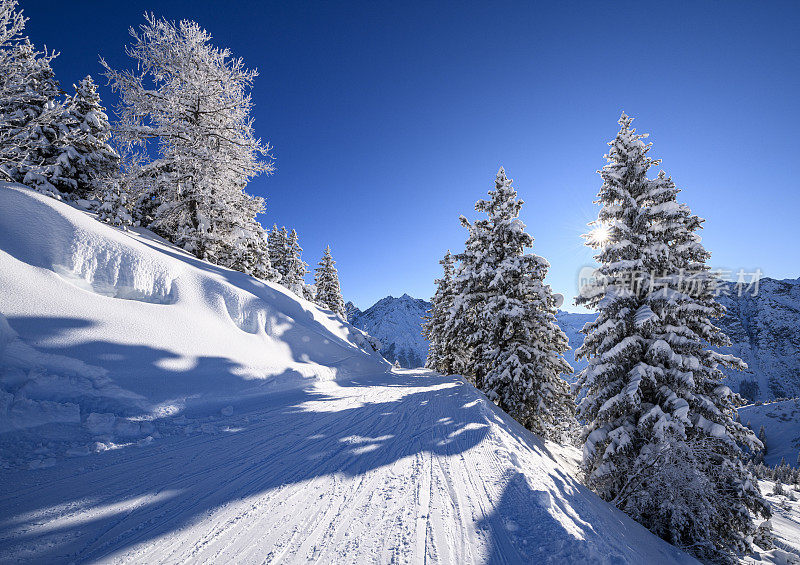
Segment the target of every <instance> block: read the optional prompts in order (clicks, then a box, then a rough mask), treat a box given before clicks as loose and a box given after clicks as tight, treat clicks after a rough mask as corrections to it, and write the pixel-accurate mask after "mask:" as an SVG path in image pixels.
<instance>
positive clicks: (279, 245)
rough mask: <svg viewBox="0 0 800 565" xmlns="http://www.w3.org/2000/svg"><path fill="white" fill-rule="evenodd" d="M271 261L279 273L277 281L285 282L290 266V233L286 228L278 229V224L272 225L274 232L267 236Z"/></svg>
mask: <svg viewBox="0 0 800 565" xmlns="http://www.w3.org/2000/svg"><path fill="white" fill-rule="evenodd" d="M267 242H268V243H267V245H268V249H269V259H270V262H271V263H272V267H273V269H275V271H276V273H277V279H276V280H277V281H278V282H281V283H282V282H283V281H284V279H285V277H286V273H287V272H288V271H287V267H288V265H289V249H288V245H289V233H288V232H287V231H286V228H285V227H282V228H280V229H278V226H277V224H273V225H272V230H271V231H270V232H269V235H268V236H267Z"/></svg>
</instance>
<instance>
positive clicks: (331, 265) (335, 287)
mask: <svg viewBox="0 0 800 565" xmlns="http://www.w3.org/2000/svg"><path fill="white" fill-rule="evenodd" d="M318 265H319V266H318V267H317V268H316V270H315V272H314V285H315V287H316V289H317V290H316V302H317V304H319V305H320V306H322V307H323V308H328V309H329V310H332V311H333V312H334V313H336V314H338V315H339V317H341V318H342V319H343V320H345V319H347V317H346V314H345V309H344V300H343V299H342V290H341V288H340V287H339V273H338V272H337V270H336V267H335V265H336V261H334V260H333V256H332V255H331V247H330V245H329V246H328V247H326V248H325V254H324V255H323V256H322V259H321V260H320V262H319V263H318Z"/></svg>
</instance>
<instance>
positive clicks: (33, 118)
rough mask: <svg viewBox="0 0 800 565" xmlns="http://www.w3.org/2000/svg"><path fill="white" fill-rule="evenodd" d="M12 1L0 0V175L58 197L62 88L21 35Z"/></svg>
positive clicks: (47, 61) (47, 55)
mask: <svg viewBox="0 0 800 565" xmlns="http://www.w3.org/2000/svg"><path fill="white" fill-rule="evenodd" d="M17 7H18V6H17V2H16V0H0V178H2V179H3V180H11V181H15V182H21V183H24V184H27V185H28V186H30V187H32V188H35V189H37V190H39V191H40V192H44V193H46V194H50V195H52V196H55V197H59V198H60V197H61V193H60V191H59V190H58V188H56V186H54V185H53V184H52V183H51V182H50V180H51V177H52V174H51V171H49V168H50V167H52V166H53V165H54V164H55V161H56V159H57V157H58V155H59V148H60V147H61V144H62V137H63V136H64V132H65V130H64V128H63V127H62V124H61V118H62V115H63V113H64V106H63V103H62V102H61V101H60V97H61V88H60V86H59V84H58V82H57V81H56V79H55V73H54V72H53V68H52V66H51V63H52V61H53V59H55V58H56V56H57V53H55V52H52V51H47V50H46V49H45V50H43V51H39V50H37V49H36V48H35V47H34V46H33V45H32V44H31V42H30V41H29V40H28V38H27V37H25V36H24V35H23V31H24V29H25V22H26V18H24V17H23V15H22V12H21V11H20V10H18V9H17Z"/></svg>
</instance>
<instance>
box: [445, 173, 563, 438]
mask: <svg viewBox="0 0 800 565" xmlns="http://www.w3.org/2000/svg"><path fill="white" fill-rule="evenodd" d="M489 196H490V197H491V198H490V199H489V200H480V201H478V202H477V203H476V205H475V210H476V211H478V212H484V213H485V214H486V215H487V216H488V217H487V218H485V219H481V220H478V221H476V222H474V223H472V224H471V223H470V222H468V221H467V220H466V219H465V218H463V217H462V219H461V221H462V224H463V225H464V226H465V227H467V229H468V230H469V233H470V235H469V239H468V240H467V244H466V250H465V251H464V253H462V254H461V255H459V256H458V259H459V260H460V261H461V264H460V266H459V270H458V273H457V275H456V277H455V294H454V300H453V304H454V305H453V308H451V309H450V316H449V322H448V324H449V325H450V326H452V327H455V328H456V330H455V332H447V333H448V334H449V335H448V339H453V338H454V337H455V338H456V341H451V343H459V342H460V343H464V344H466V346H467V348H468V349H467V351H466V354H465V356H464V369H465V370H464V372H465V373H466V375H467V376H468V377H469V378H470V379H471V380H472V381H473V382H474V383H476V386H477V387H478V388H480V389H481V390H482V391H483V392H484V393H486V396H487V397H488V398H489V399H491V400H492V401H494V402H495V403H496V404H497V405H498V406H500V407H501V408H502V409H503V410H505V411H506V412H507V413H508V414H509V415H511V416H512V417H513V418H514V419H515V420H517V421H518V422H520V423H521V424H522V425H524V426H525V427H527V428H528V429H530V430H532V431H534V432H535V433H537V434H540V435H543V436H546V437H549V438H553V439H560V438H561V437H562V435H563V432H564V431H566V430H567V429H568V428H570V427H571V424H572V421H573V400H572V396H571V395H570V391H569V387H568V386H567V384H566V381H564V379H563V378H562V377H561V375H562V374H568V373H571V372H572V368H571V367H570V366H569V364H568V363H567V362H566V361H565V360H564V358H563V356H562V353H564V352H565V351H567V350H568V349H569V346H568V343H567V337H566V335H565V334H564V332H562V331H561V329H560V328H559V327H558V324H557V322H556V318H555V314H556V306H555V304H556V301H555V298H554V296H553V293H552V292H551V289H550V287H549V285H546V284H544V282H543V281H544V277H545V275H546V274H547V269H548V268H549V264H548V263H547V261H546V260H544V259H543V258H542V257H539V256H538V255H534V254H532V253H525V248H527V247H530V246H531V245H532V244H533V238H532V237H531V236H530V234H528V233H526V232H525V225H524V224H523V223H522V221H521V220H520V219H519V211H520V208H521V207H522V205H523V201H522V200H518V199H517V192H516V190H515V189H514V188H513V186H512V185H511V180H510V179H508V178H507V177H506V173H505V171H504V170H503V169H502V168H501V169H500V171H499V172H498V173H497V178H496V179H495V189H494V190H491V191H489ZM457 318H461V319H462V321H464V323H463V324H461V325H458V323H457V322H458V320H457ZM465 331H471V332H472V333H471V334H465V333H463V332H465Z"/></svg>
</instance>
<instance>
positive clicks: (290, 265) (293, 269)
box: [283, 229, 308, 295]
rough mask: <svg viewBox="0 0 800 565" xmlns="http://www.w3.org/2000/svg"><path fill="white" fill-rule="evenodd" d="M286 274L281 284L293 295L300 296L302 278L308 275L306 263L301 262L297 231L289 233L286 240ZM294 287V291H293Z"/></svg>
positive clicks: (301, 251) (301, 255) (301, 250)
mask: <svg viewBox="0 0 800 565" xmlns="http://www.w3.org/2000/svg"><path fill="white" fill-rule="evenodd" d="M285 257H286V274H285V275H284V279H283V284H284V285H285V286H286V287H287V288H290V289H292V290H295V293H296V294H298V295H302V293H303V291H302V286H303V285H304V284H305V283H304V280H303V279H304V278H305V276H306V274H307V273H308V269H307V267H308V263H306V262H305V261H303V248H302V247H300V239H299V237H298V236H297V231H295V230H294V229H293V230H292V231H291V232H289V237H288V238H287V240H286V256H285ZM295 287H296V289H295Z"/></svg>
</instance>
